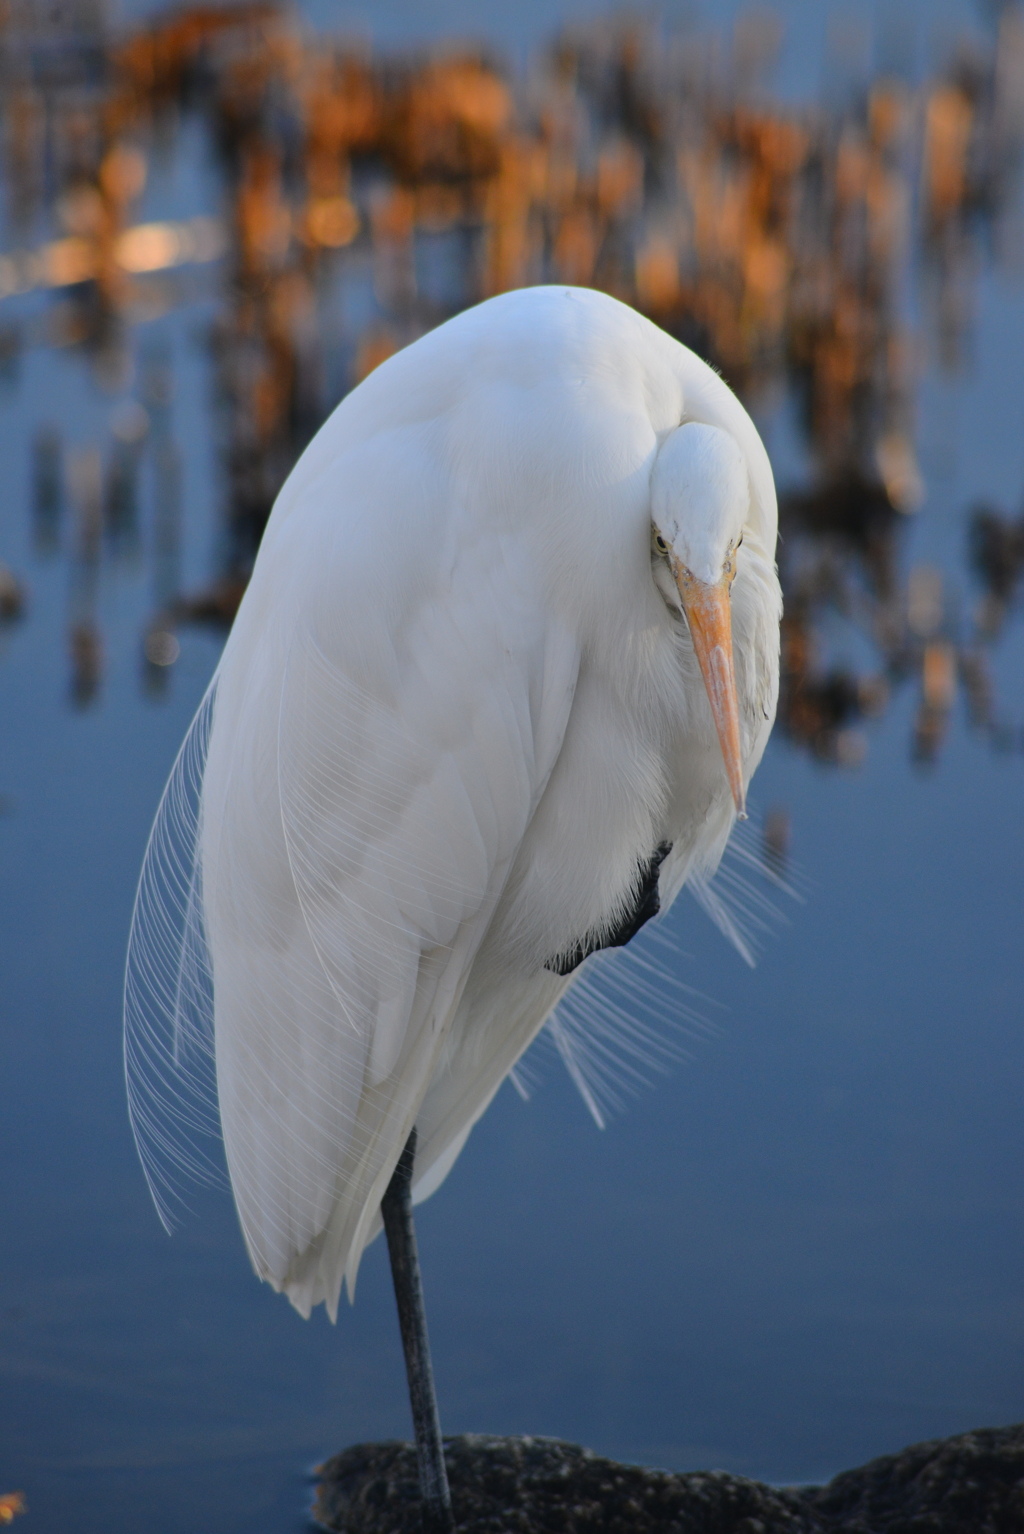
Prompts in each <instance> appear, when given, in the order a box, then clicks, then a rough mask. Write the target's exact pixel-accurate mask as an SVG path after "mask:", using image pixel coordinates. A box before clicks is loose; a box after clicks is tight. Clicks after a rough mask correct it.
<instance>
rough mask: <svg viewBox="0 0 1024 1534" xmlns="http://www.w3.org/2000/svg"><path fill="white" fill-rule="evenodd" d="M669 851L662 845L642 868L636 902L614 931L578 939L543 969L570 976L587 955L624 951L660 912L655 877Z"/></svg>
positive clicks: (666, 843)
mask: <svg viewBox="0 0 1024 1534" xmlns="http://www.w3.org/2000/svg"><path fill="white" fill-rule="evenodd" d="M671 851H672V843H671V842H662V843H661V845H660V846H659V847H658V849H657V851H656V852H655V853H653V854H652V856H651V859H650V861H649V862H648V863H646V864H644V866H643V872H642V876H641V879H640V885H639V888H638V889H637V892H636V898H635V900H634V902H633V905H632V907H631V908H630V909H629V910H628V911H627V912H626V914H625V916H624V917H623V918H622V920H621V921H620V922H619V925H618V926H617V927H615V928H614V929H613V930H612V931H611V932H608V933H606V934H604V935H603V936H600V935H598V934H596V933H595V934H591V935H589V936H588V937H585V938H583V939H581V941H580V942H578V943H577V944H576V946H575V947H574V948H571V949H570V950H569V952H568V953H563V954H559V955H558V956H557V957H556V958H554V959H548V961H547V963H546V964H545V965H544V968H545V969H549V970H551V972H552V974H555V975H571V974H572V972H573V970H574V969H577V968H578V967H579V965H581V964H582V963H583V960H584V959H586V958H588V957H589V955H590V954H592V953H597V952H598V950H599V949H601V948H624V947H625V946H626V944H627V943H628V942H629V941H630V939H631V938H634V937H636V935H637V933H638V932H639V931H640V928H641V927H642V926H643V924H644V922H648V921H650V919H651V917H652V916H657V914H658V912H659V911H660V910H661V896H660V894H659V892H658V875H659V874H660V872H661V865H662V863H664V861H665V859H666V858H667V857H668V855H669V853H670V852H671Z"/></svg>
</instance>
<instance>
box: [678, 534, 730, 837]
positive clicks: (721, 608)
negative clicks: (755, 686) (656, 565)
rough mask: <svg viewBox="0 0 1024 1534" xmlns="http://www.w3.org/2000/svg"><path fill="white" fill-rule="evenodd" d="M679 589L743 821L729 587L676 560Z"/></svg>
mask: <svg viewBox="0 0 1024 1534" xmlns="http://www.w3.org/2000/svg"><path fill="white" fill-rule="evenodd" d="M670 563H671V565H672V574H673V576H674V577H675V582H676V585H677V586H678V588H679V596H680V598H681V600H682V604H683V611H684V612H685V613H686V621H687V622H688V623H689V625H690V637H691V638H692V640H693V648H694V650H695V651H696V655H697V660H698V661H699V662H700V669H701V674H702V676H703V677H704V686H705V687H706V688H707V691H708V699H709V701H710V703H711V712H712V714H713V715H714V718H715V728H716V729H717V731H718V739H719V743H720V745H721V747H722V756H723V757H724V759H725V773H726V777H727V778H728V779H729V787H730V788H731V789H732V797H733V803H734V804H735V806H736V813H737V815H738V816H739V818H740V819H741V820H745V819H746V818H747V811H746V802H745V799H744V794H743V766H742V753H741V750H740V714H739V705H738V703H737V701H736V671H735V668H734V666H733V659H732V616H731V613H730V608H729V583H728V581H726V580H721V581H719V582H718V584H717V585H716V586H708V585H706V584H705V582H704V581H700V580H698V579H697V577H696V576H695V575H691V574H690V572H689V570H687V568H686V566H685V565H683V564H681V563H680V562H679V561H678V560H677V559H672V560H671V561H670Z"/></svg>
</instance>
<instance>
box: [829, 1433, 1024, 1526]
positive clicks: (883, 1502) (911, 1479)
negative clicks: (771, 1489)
mask: <svg viewBox="0 0 1024 1534" xmlns="http://www.w3.org/2000/svg"><path fill="white" fill-rule="evenodd" d="M805 1497H806V1499H807V1501H808V1502H809V1503H810V1504H811V1505H812V1506H813V1507H814V1508H815V1509H816V1510H817V1511H818V1512H819V1513H820V1514H822V1515H824V1517H825V1518H826V1519H827V1520H829V1521H828V1524H827V1526H828V1527H830V1528H832V1527H835V1528H838V1529H841V1530H842V1531H843V1534H1021V1531H1022V1530H1024V1424H1018V1425H1017V1426H1015V1427H1000V1428H978V1429H977V1430H976V1431H975V1432H973V1433H961V1434H960V1435H959V1437H957V1438H935V1439H933V1440H932V1441H931V1442H930V1443H917V1444H914V1445H913V1446H912V1447H911V1448H909V1449H904V1450H903V1452H902V1453H901V1454H887V1455H886V1456H885V1458H884V1459H873V1460H872V1461H871V1463H870V1464H868V1465H864V1466H862V1468H861V1469H860V1470H847V1471H844V1473H843V1474H842V1475H837V1476H836V1478H835V1480H834V1481H830V1482H829V1484H828V1485H827V1486H823V1487H821V1488H820V1490H813V1491H807V1492H805Z"/></svg>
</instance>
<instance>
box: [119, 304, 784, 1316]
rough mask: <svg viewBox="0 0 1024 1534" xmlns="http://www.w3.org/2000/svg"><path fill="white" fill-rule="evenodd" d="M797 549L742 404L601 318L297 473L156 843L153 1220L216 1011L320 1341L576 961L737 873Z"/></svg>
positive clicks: (226, 1106)
mask: <svg viewBox="0 0 1024 1534" xmlns="http://www.w3.org/2000/svg"><path fill="white" fill-rule="evenodd" d="M776 526H777V510H776V499H775V490H774V485H773V481H772V474H771V469H770V466H769V463H768V458H767V455H766V453H765V451H764V448H763V446H762V443H761V441H760V438H759V437H758V434H757V432H756V430H755V428H754V426H753V424H752V422H751V420H750V418H749V416H748V415H747V413H746V412H745V410H744V409H743V407H742V406H741V405H740V404H739V402H738V401H737V399H736V398H735V396H734V395H733V394H732V393H731V391H730V390H729V389H728V387H727V386H726V385H725V383H723V381H722V380H721V379H720V378H719V377H718V376H717V375H716V374H715V373H714V372H713V371H712V369H711V368H709V367H708V366H707V365H706V364H705V363H704V362H702V361H701V360H700V359H699V358H698V357H696V356H695V355H694V354H693V353H692V352H690V351H688V350H687V349H686V348H685V347H684V346H682V345H680V344H679V343H678V342H677V341H675V340H673V339H672V338H671V337H669V336H668V335H666V334H665V333H664V332H662V331H661V330H659V329H658V328H657V327H656V326H654V325H653V324H651V323H650V322H649V321H647V320H646V319H644V318H642V317H641V316H639V315H637V314H636V313H635V312H634V311H632V310H631V309H629V308H627V307H626V306H625V305H623V304H621V303H619V302H617V301H616V300H614V299H612V298H609V297H607V296H605V295H602V294H600V293H597V292H592V291H586V290H581V289H572V288H560V287H559V288H556V287H546V288H532V289H526V290H522V291H518V292H514V293H509V294H506V295H503V296H501V297H498V298H494V299H491V300H489V301H488V302H486V303H484V304H481V305H480V306H479V307H477V308H475V309H472V310H469V311H467V312H465V313H463V314H461V315H459V316H458V317H457V318H455V319H453V320H450V321H449V322H448V323H447V324H444V325H442V326H440V327H439V328H438V329H436V330H434V331H432V332H430V333H429V334H428V335H426V336H424V337H423V338H422V339H421V340H419V341H417V342H416V343H415V344H413V345H411V346H409V347H408V348H407V349H406V350H404V351H402V352H400V353H398V354H397V355H396V356H394V357H392V358H391V359H390V360H388V361H387V362H385V363H383V364H382V365H381V366H380V367H378V368H377V369H376V371H375V372H373V373H372V374H371V375H370V376H369V377H368V378H367V379H366V380H365V381H364V382H363V383H362V384H360V385H359V387H358V388H357V389H355V390H354V391H353V392H352V393H351V394H349V395H348V396H347V398H346V399H345V400H344V401H343V402H342V403H341V405H339V407H338V408H337V410H335V412H334V414H333V415H332V416H331V417H330V419H329V420H328V421H327V423H326V424H325V426H324V427H323V428H322V430H321V431H320V432H319V434H318V435H317V436H316V437H315V439H314V440H313V442H312V443H311V444H310V446H309V447H308V448H307V450H306V452H305V453H304V454H303V456H302V458H301V459H300V460H299V462H298V464H297V465H296V467H295V469H294V470H293V472H292V474H291V476H290V477H289V479H288V481H287V483H286V484H285V486H284V488H283V489H282V491H281V493H280V496H279V497H278V500H277V503H276V505H275V507H274V510H273V513H272V515H271V518H270V521H269V523H268V526H267V529H266V532H265V534H264V537H263V542H262V545H261V548H260V552H259V557H258V558H257V561H256V565H255V569H254V571H253V576H252V580H251V582H250V585H249V587H248V590H247V592H246V595H245V598H244V600H243V602H242V605H241V608H240V610H239V613H238V617H237V619H236V621H235V624H234V627H233V629H232V631H231V634H230V636H229V638H228V641H227V644H226V646H225V649H224V653H223V657H222V659H221V662H220V665H219V667H218V669H217V673H216V676H215V678H214V681H213V683H212V684H211V691H210V693H209V694H208V697H207V700H206V702H205V704H204V706H203V708H202V709H201V711H200V716H199V718H198V720H197V724H196V726H195V727H194V731H193V735H192V737H191V739H190V741H189V742H188V743H187V745H186V748H185V749H184V751H183V755H182V757H181V758H180V760H179V764H178V767H177V769H176V773H175V776H174V778H172V782H171V784H170V785H169V788H168V792H167V795H166V796H165V800H164V804H163V807H162V810H161V814H160V816H159V817H158V821H157V825H156V827H155V828H154V834H153V839H152V841H151V845H150V850H149V853H148V856H147V864H146V868H145V869H144V872H143V879H142V884H141V887H140V896H139V902H138V905H137V910H136V918H135V926H134V930H133V936H132V945H131V953H130V959H129V977H128V994H127V1016H128V1034H127V1049H128V1074H129V1091H130V1100H131V1105H132V1113H133V1120H134V1123H135V1127H136V1133H137V1136H138V1139H139V1143H140V1147H141V1149H142V1152H143V1156H144V1160H146V1161H147V1164H148V1167H149V1171H150V1176H151V1181H152V1183H153V1185H154V1188H155V1191H156V1192H157V1194H158V1197H159V1196H160V1178H161V1175H163V1174H166V1173H167V1170H168V1167H170V1170H171V1173H172V1174H173V1172H174V1170H175V1168H176V1167H177V1166H178V1165H179V1160H178V1158H179V1152H178V1150H177V1148H176V1135H177V1133H178V1131H179V1130H180V1129H181V1127H182V1123H181V1122H180V1120H182V1119H183V1118H184V1117H187V1113H186V1110H184V1109H182V1110H180V1111H179V1110H178V1109H177V1108H176V1106H175V1101H176V1099H175V1091H176V1087H175V1072H176V1070H177V1069H178V1067H179V1066H180V1065H181V1064H182V1060H183V1059H184V1057H186V1056H187V1055H188V1053H189V1050H190V1049H192V1048H193V1046H194V1044H195V1039H196V1037H197V1035H196V1033H195V1028H194V1025H192V1024H190V1023H189V1021H188V1016H189V1011H190V1008H191V1009H192V1011H193V1012H194V1011H195V1010H196V1009H197V1008H198V1010H199V1011H202V1010H203V1008H204V1006H209V1004H210V1002H211V1000H212V1015H213V1046H212V1048H213V1052H214V1056H215V1067H216V1092H217V1099H218V1104H219V1116H220V1125H221V1128H222V1132H223V1140H224V1148H225V1151H226V1156H227V1164H228V1169H229V1172H230V1177H231V1184H232V1188H233V1191H234V1197H235V1202H236V1205H237V1209H238V1215H239V1219H240V1222H241V1226H242V1231H243V1233H244V1236H245V1242H246V1245H247V1247H248V1251H249V1255H250V1257H251V1259H252V1263H253V1266H254V1267H255V1269H256V1272H257V1273H258V1274H259V1275H260V1277H261V1278H264V1279H266V1280H267V1281H268V1282H269V1283H270V1284H272V1285H273V1286H274V1288H275V1289H278V1290H283V1291H284V1293H285V1294H287V1296H288V1298H289V1299H290V1300H291V1302H292V1304H293V1305H294V1306H295V1307H296V1308H297V1309H298V1310H299V1311H300V1312H301V1313H302V1314H303V1315H306V1316H308V1315H309V1312H310V1310H311V1308H312V1306H314V1305H316V1304H317V1303H318V1302H320V1301H323V1302H325V1304H326V1306H327V1309H328V1311H329V1312H330V1314H331V1316H332V1317H334V1316H335V1314H336V1310H337V1305H338V1298H339V1292H340V1288H341V1284H342V1280H343V1278H347V1281H348V1285H349V1289H350V1292H351V1290H352V1288H353V1286H354V1284H355V1279H356V1272H357V1269H358V1266H359V1261H360V1257H361V1254H362V1252H363V1250H364V1248H365V1246H366V1245H367V1243H368V1241H370V1240H371V1239H372V1238H373V1236H374V1235H375V1234H376V1232H377V1230H379V1228H380V1222H381V1214H380V1210H381V1200H382V1197H383V1195H384V1194H385V1190H386V1189H387V1188H388V1186H389V1182H390V1180H391V1178H392V1174H393V1172H394V1171H395V1167H396V1163H397V1162H398V1159H399V1156H400V1155H401V1153H402V1150H403V1147H404V1146H405V1145H406V1142H407V1140H408V1138H409V1136H410V1132H411V1131H412V1130H413V1128H414V1126H415V1128H416V1131H417V1137H418V1138H417V1146H416V1157H415V1172H414V1195H415V1197H416V1198H417V1199H421V1198H425V1197H426V1196H427V1195H428V1194H430V1193H432V1192H433V1191H434V1190H435V1189H436V1188H437V1187H438V1185H439V1184H440V1183H441V1182H442V1180H443V1179H444V1177H445V1176H446V1174H447V1173H448V1171H449V1170H450V1168H451V1166H452V1164H453V1162H454V1161H455V1159H456V1157H457V1156H458V1154H459V1152H460V1150H461V1149H462V1147H463V1145H464V1144H465V1142H466V1138H467V1136H468V1134H469V1132H470V1130H471V1128H472V1126H473V1124H474V1123H475V1122H476V1120H477V1119H478V1118H479V1117H480V1115H481V1114H482V1113H483V1112H484V1110H485V1108H486V1107H487V1105H488V1103H489V1102H490V1100H491V1098H492V1097H493V1096H494V1094H495V1092H496V1091H497V1089H498V1087H499V1085H500V1084H501V1082H502V1081H503V1080H504V1078H505V1076H506V1075H507V1074H508V1072H509V1071H510V1069H511V1068H512V1067H513V1066H514V1064H515V1062H516V1061H517V1060H518V1059H519V1057H520V1055H521V1054H522V1053H523V1051H524V1050H525V1049H526V1048H527V1046H528V1045H529V1044H530V1043H531V1041H532V1040H533V1039H534V1037H535V1036H536V1034H537V1033H538V1030H539V1029H540V1028H541V1027H542V1025H543V1024H544V1022H545V1020H546V1019H547V1018H548V1017H549V1016H550V1014H551V1013H552V1010H553V1009H554V1008H555V1007H556V1005H557V1003H558V1001H559V999H560V998H561V997H562V995H563V993H564V992H565V991H566V989H567V988H568V987H569V986H571V985H572V983H573V980H574V979H575V978H576V976H577V974H578V973H579V963H580V960H581V959H582V958H583V957H584V956H585V955H586V954H587V953H589V952H590V951H591V950H592V949H593V948H595V947H599V946H602V945H603V944H605V943H607V942H610V941H611V942H615V941H622V940H623V938H624V937H625V936H628V935H629V933H630V932H631V931H632V930H635V928H636V927H637V926H638V925H639V923H640V922H641V921H642V920H643V919H644V918H645V916H646V915H649V914H651V913H652V912H653V911H654V910H656V909H657V905H658V900H659V898H660V903H661V906H662V907H663V908H664V907H666V906H667V905H668V904H669V903H670V902H671V900H672V899H673V898H674V896H675V895H676V893H677V892H678V891H679V889H680V888H681V887H682V886H683V884H684V883H685V882H686V880H687V878H688V877H690V876H691V875H694V874H702V875H707V874H708V873H709V872H711V871H712V870H713V869H714V868H715V866H716V865H717V863H718V861H719V859H720V858H721V855H722V852H723V850H724V847H725V844H726V842H727V840H728V837H729V834H730V831H731V829H732V827H733V824H734V821H735V819H736V817H737V815H738V814H739V815H742V814H743V812H744V810H743V807H744V800H745V794H746V788H747V784H748V782H749V780H750V776H751V774H752V773H753V771H754V769H755V767H756V766H757V764H758V762H759V760H760V758H761V755H762V752H763V751H764V747H765V743H766V741H767V738H768V734H769V732H770V730H771V727H772V722H773V720H774V716H775V708H776V699H777V692H778V660H779V620H780V615H781V597H780V591H779V584H778V580H777V576H776V572H775V565H774V555H775V541H776ZM204 749H205V765H204V764H203V760H202V758H203V752H204ZM200 774H201V783H200ZM190 792H191V793H192V798H191V800H190V797H189V795H190ZM190 805H191V814H192V819H191V820H190V818H189V817H190ZM193 842H194V846H193ZM669 848H670V850H668V851H667V852H666V849H669ZM190 1041H191V1042H190ZM161 1168H162V1170H161ZM172 1181H173V1176H172Z"/></svg>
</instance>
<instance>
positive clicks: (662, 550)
mask: <svg viewBox="0 0 1024 1534" xmlns="http://www.w3.org/2000/svg"><path fill="white" fill-rule="evenodd" d="M653 542H654V547H655V549H656V550H657V552H658V553H659V554H667V553H668V544H667V543H666V542H665V540H664V538H663V537H662V536H661V534H660V533H655V534H654V538H653Z"/></svg>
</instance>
